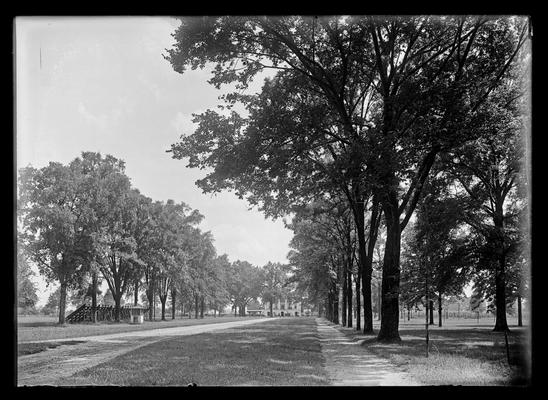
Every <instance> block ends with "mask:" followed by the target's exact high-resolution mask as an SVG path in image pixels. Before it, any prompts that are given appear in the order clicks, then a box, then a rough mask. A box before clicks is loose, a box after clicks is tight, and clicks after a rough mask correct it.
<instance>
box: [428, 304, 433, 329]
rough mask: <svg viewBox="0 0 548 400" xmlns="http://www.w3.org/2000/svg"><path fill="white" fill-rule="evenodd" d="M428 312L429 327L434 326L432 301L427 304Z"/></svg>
mask: <svg viewBox="0 0 548 400" xmlns="http://www.w3.org/2000/svg"><path fill="white" fill-rule="evenodd" d="M428 312H429V314H430V315H429V320H430V321H429V323H428V324H429V325H434V300H429V303H428Z"/></svg>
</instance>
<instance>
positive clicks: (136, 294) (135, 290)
mask: <svg viewBox="0 0 548 400" xmlns="http://www.w3.org/2000/svg"><path fill="white" fill-rule="evenodd" d="M133 296H134V297H133V305H134V306H136V305H137V304H139V279H135V284H134V288H133Z"/></svg>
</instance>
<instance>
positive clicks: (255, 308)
mask: <svg viewBox="0 0 548 400" xmlns="http://www.w3.org/2000/svg"><path fill="white" fill-rule="evenodd" d="M245 311H246V315H249V316H257V315H265V314H264V313H263V312H264V309H263V307H261V305H260V304H259V303H258V302H256V301H252V302H250V303H249V304H248V305H247V306H246V307H245Z"/></svg>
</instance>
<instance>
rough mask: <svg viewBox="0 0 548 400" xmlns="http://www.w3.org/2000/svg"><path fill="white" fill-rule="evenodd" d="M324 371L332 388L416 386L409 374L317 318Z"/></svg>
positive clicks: (322, 319) (325, 321)
mask: <svg viewBox="0 0 548 400" xmlns="http://www.w3.org/2000/svg"><path fill="white" fill-rule="evenodd" d="M316 323H317V325H318V335H319V337H320V343H321V348H322V355H323V356H324V358H325V368H326V372H327V374H328V376H329V380H330V383H331V385H334V386H417V385H418V383H417V382H416V381H414V380H413V379H412V378H411V377H410V376H409V375H408V374H406V373H404V372H403V371H402V370H400V369H399V368H397V367H396V366H395V365H394V364H392V363H390V362H389V361H388V360H386V359H384V358H381V357H379V356H376V355H374V354H372V353H370V352H368V351H367V350H366V349H364V348H363V347H362V346H360V344H359V342H357V341H354V340H352V339H351V338H349V337H347V336H346V335H344V334H343V333H342V332H340V331H339V330H338V329H337V328H335V327H334V326H333V324H330V323H329V322H327V320H325V319H324V318H316Z"/></svg>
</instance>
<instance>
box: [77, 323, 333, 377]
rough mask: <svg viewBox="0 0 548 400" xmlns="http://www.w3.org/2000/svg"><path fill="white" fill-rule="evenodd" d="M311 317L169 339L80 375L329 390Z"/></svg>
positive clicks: (87, 370) (78, 374)
mask: <svg viewBox="0 0 548 400" xmlns="http://www.w3.org/2000/svg"><path fill="white" fill-rule="evenodd" d="M322 362H323V357H322V355H321V349H320V344H319V341H318V339H317V336H316V324H315V322H314V318H282V319H274V320H272V321H268V322H263V323H260V324H258V325H251V326H246V327H241V328H233V329H227V330H226V331H220V332H211V333H203V334H199V335H192V336H182V337H177V338H169V339H166V340H162V341H160V342H156V343H153V344H150V345H147V346H144V347H141V348H139V349H137V350H134V351H131V352H128V353H126V354H124V355H122V356H119V357H117V358H114V359H113V360H111V361H108V362H106V363H103V364H99V365H97V366H95V367H92V368H88V369H86V370H83V371H80V372H79V373H77V374H76V375H75V377H76V379H79V380H81V379H82V378H85V380H86V381H88V382H91V383H90V384H99V385H122V386H125V385H129V386H156V385H157V386H171V385H176V386H186V385H187V384H189V383H191V382H194V383H196V384H197V385H198V386H211V385H212V386H234V385H244V386H251V385H266V386H269V385H272V386H283V385H296V386H306V385H327V377H326V375H325V372H324V370H323V367H322Z"/></svg>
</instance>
